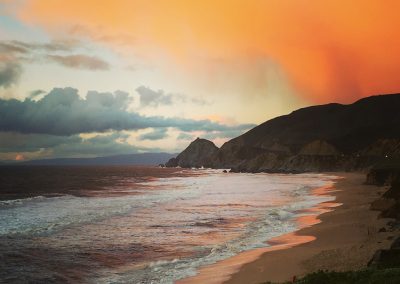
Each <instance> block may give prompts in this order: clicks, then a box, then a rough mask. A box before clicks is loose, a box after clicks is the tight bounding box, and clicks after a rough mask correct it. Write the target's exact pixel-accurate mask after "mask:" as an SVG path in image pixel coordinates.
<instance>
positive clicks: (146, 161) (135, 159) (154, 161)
mask: <svg viewBox="0 0 400 284" xmlns="http://www.w3.org/2000/svg"><path fill="white" fill-rule="evenodd" d="M175 156H176V154H170V153H140V154H129V155H115V156H107V157H96V158H57V159H42V160H30V161H22V162H15V161H14V162H11V161H9V162H8V163H6V162H2V163H0V164H3V165H4V164H13V165H43V166H46V165H49V166H50V165H60V166H72V165H159V164H164V163H165V162H166V161H168V160H169V159H171V158H172V157H175Z"/></svg>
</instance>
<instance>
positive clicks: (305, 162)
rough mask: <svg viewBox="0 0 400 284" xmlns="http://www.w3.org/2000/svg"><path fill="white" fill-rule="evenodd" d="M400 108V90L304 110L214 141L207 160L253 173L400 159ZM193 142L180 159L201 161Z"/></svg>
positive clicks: (189, 162)
mask: <svg viewBox="0 0 400 284" xmlns="http://www.w3.org/2000/svg"><path fill="white" fill-rule="evenodd" d="M399 109H400V94H394V95H381V96H372V97H369V98H364V99H362V100H359V101H357V102H355V103H353V104H351V105H341V104H328V105H321V106H313V107H308V108H303V109H299V110H297V111H294V112H292V113H291V114H289V115H284V116H281V117H277V118H274V119H272V120H269V121H267V122H264V123H263V124H261V125H259V126H257V127H255V128H253V129H252V130H250V131H248V132H247V133H245V134H243V135H241V136H239V137H237V138H234V139H232V140H230V141H228V142H227V143H225V144H224V145H223V146H222V147H221V148H220V149H218V150H217V149H215V148H216V147H215V145H214V147H215V148H214V150H213V151H211V152H213V153H214V154H207V156H205V157H204V160H202V161H201V162H202V163H203V164H204V166H206V165H208V166H211V167H214V168H232V170H233V171H247V172H248V171H250V172H259V171H265V172H303V171H337V170H348V171H350V170H364V169H367V168H369V167H371V166H372V165H376V164H379V163H382V162H388V161H396V160H400V112H399V111H398V110H399ZM196 141H197V140H196ZM193 143H194V142H193ZM209 143H211V142H210V141H208V143H207V144H209ZM189 147H190V146H189ZM189 147H188V149H186V150H185V151H184V152H185V155H184V156H185V159H183V161H184V162H180V164H181V165H185V166H198V165H199V163H198V161H199V160H200V157H198V156H197V154H198V150H196V151H195V152H194V153H192V155H193V157H194V158H193V159H191V158H190V150H189ZM184 152H182V154H183V153H184ZM206 152H207V153H209V152H210V151H206ZM170 164H171V165H174V164H178V163H170Z"/></svg>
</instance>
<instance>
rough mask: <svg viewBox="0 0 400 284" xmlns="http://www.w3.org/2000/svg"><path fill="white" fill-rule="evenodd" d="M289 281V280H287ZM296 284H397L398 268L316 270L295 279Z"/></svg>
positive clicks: (399, 269)
mask: <svg viewBox="0 0 400 284" xmlns="http://www.w3.org/2000/svg"><path fill="white" fill-rule="evenodd" d="M287 283H291V282H287ZM295 283H297V284H322V283H323V284H398V283H400V268H388V269H365V270H359V271H347V272H329V271H318V272H315V273H311V274H308V275H306V276H305V277H304V278H302V279H299V280H297V281H296V282H295Z"/></svg>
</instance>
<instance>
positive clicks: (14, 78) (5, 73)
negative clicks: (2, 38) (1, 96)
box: [0, 55, 22, 88]
mask: <svg viewBox="0 0 400 284" xmlns="http://www.w3.org/2000/svg"><path fill="white" fill-rule="evenodd" d="M21 74H22V66H21V64H20V63H19V62H18V61H16V60H15V61H14V60H13V59H12V58H5V57H3V58H2V57H1V55H0V87H2V88H8V87H10V86H12V85H14V84H16V83H17V82H18V80H19V78H20V76H21Z"/></svg>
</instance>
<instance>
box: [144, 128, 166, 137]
mask: <svg viewBox="0 0 400 284" xmlns="http://www.w3.org/2000/svg"><path fill="white" fill-rule="evenodd" d="M167 130H168V129H167V128H158V129H154V130H153V131H152V132H149V133H145V134H143V135H141V136H139V140H161V139H164V138H166V137H168V134H167Z"/></svg>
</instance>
